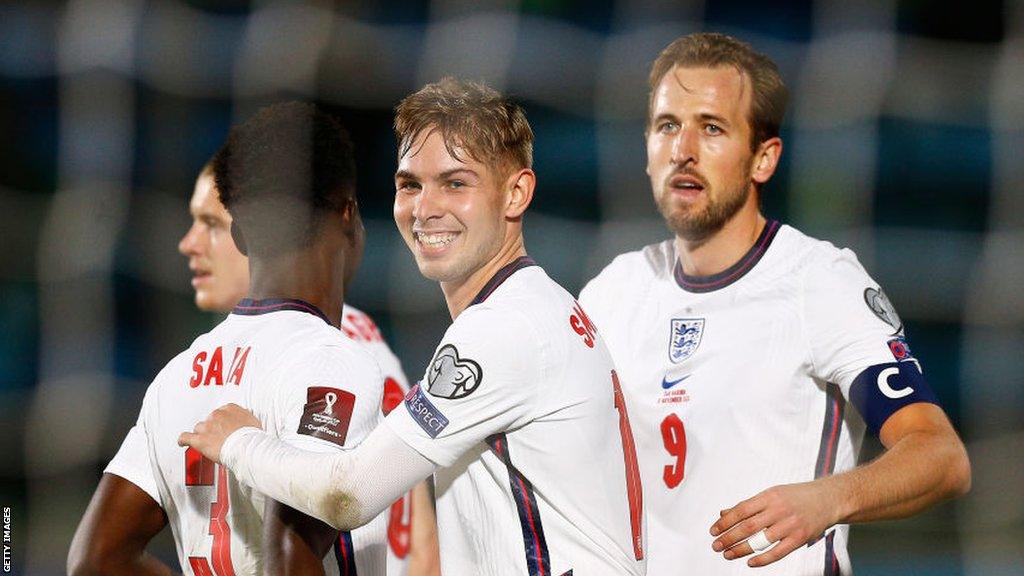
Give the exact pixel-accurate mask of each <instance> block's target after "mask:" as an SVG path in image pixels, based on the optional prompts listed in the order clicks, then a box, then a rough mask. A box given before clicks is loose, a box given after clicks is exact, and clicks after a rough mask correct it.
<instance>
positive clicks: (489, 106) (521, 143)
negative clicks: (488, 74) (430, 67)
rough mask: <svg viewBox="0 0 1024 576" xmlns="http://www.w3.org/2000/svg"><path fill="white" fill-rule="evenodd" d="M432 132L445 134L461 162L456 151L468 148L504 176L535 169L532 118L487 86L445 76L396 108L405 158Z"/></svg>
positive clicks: (400, 152) (446, 142) (449, 147)
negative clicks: (424, 134) (422, 136)
mask: <svg viewBox="0 0 1024 576" xmlns="http://www.w3.org/2000/svg"><path fill="white" fill-rule="evenodd" d="M428 129H437V130H440V132H441V137H442V138H443V139H444V145H445V148H447V150H448V153H449V154H451V155H452V157H453V158H456V159H459V156H458V155H457V154H456V153H455V148H462V149H463V150H464V151H465V152H466V153H467V154H469V155H470V156H471V157H472V158H473V159H474V160H476V161H478V162H481V163H484V164H487V165H488V166H490V167H491V168H494V169H496V170H499V171H505V172H510V171H511V170H516V169H520V168H530V167H531V166H532V165H533V130H532V129H531V128H530V123H529V122H527V120H526V114H525V113H524V112H523V109H522V108H521V107H520V106H519V105H518V104H516V103H514V102H512V101H511V100H510V99H509V98H507V97H505V96H502V95H501V93H499V92H498V91H497V90H495V89H493V88H491V87H490V86H487V85H486V84H482V83H479V82H469V81H465V80H457V79H455V78H451V77H445V78H442V79H441V80H440V81H438V82H435V83H433V84H427V85H426V86H424V87H423V88H420V89H419V90H418V91H416V92H415V93H413V94H410V95H408V96H406V97H405V98H404V99H403V100H402V101H401V102H400V103H399V104H398V107H397V108H396V109H395V136H396V137H397V139H398V156H399V158H401V157H402V156H404V155H405V154H406V153H407V152H409V148H410V147H411V146H412V143H413V141H414V140H415V139H416V137H417V136H419V135H420V133H421V132H423V131H424V130H428Z"/></svg>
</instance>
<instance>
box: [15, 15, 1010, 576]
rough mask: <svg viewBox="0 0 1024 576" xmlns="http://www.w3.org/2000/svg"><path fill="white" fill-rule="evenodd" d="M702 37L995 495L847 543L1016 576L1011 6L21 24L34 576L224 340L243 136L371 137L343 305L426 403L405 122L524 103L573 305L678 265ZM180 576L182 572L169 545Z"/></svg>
mask: <svg viewBox="0 0 1024 576" xmlns="http://www.w3.org/2000/svg"><path fill="white" fill-rule="evenodd" d="M697 30H718V31H723V32H727V33H732V34H735V35H737V36H739V37H741V38H743V39H745V40H747V41H749V42H751V43H752V44H754V46H755V47H757V48H759V49H760V50H762V51H765V52H767V53H768V54H769V55H771V56H772V57H773V58H775V59H776V60H777V61H778V62H779V63H780V66H781V67H782V70H783V75H784V77H785V78H786V80H787V83H788V84H789V86H790V87H791V90H792V93H793V96H794V98H793V103H792V106H791V109H790V113H789V115H788V118H787V123H786V126H785V129H784V134H783V136H784V139H785V142H786V149H785V153H784V156H783V163H782V167H781V170H780V171H779V173H778V174H777V175H776V177H775V178H774V180H773V181H772V182H771V184H770V185H769V188H768V191H767V194H766V198H765V205H766V210H767V212H768V213H769V214H770V215H771V216H774V217H776V218H780V219H782V220H784V221H786V222H789V223H792V224H794V225H796V226H797V227H799V228H801V229H803V230H804V231H806V232H808V233H811V234H813V235H816V236H818V237H821V238H826V239H829V240H831V241H833V242H834V243H836V244H839V245H845V246H850V247H852V248H853V249H855V250H856V251H857V253H858V254H859V256H860V258H861V261H862V262H864V264H865V266H866V267H867V268H868V270H869V271H870V272H871V273H872V274H873V275H874V276H875V278H876V279H878V280H879V282H881V284H882V285H883V286H884V287H885V289H886V291H887V292H888V293H889V295H890V297H891V298H892V300H893V301H894V302H895V304H896V306H897V308H898V309H899V311H900V313H901V315H902V316H903V319H904V320H905V322H906V326H907V331H908V333H909V338H910V340H911V342H912V344H913V347H914V350H915V352H916V354H917V356H918V357H919V358H921V359H922V361H923V363H924V366H925V368H926V370H927V372H928V374H929V376H930V380H931V382H932V385H933V386H934V387H935V389H936V391H937V393H938V394H939V396H940V397H941V398H942V400H943V401H944V403H945V406H946V407H947V409H948V411H949V412H950V414H951V415H952V417H953V419H954V420H955V423H956V425H957V426H958V428H959V430H960V431H961V432H962V434H963V435H964V437H965V439H966V441H967V443H968V446H969V450H970V452H971V457H972V459H973V463H974V489H973V491H972V493H971V494H970V495H969V496H968V497H967V498H965V499H963V500H962V501H960V502H957V503H955V504H949V505H945V506H942V507H940V508H938V509H937V510H934V511H932V512H929V513H927V514H925V515H923V516H920V517H917V518H914V519H910V520H906V521H901V522H888V523H882V524H876V525H871V526H862V527H857V528H855V529H854V531H853V536H852V549H853V555H854V556H853V557H854V566H855V568H856V569H857V570H858V572H859V573H860V574H881V575H889V574H892V575H895V574H935V575H960V574H964V575H976V574H1024V458H1022V456H1021V454H1022V453H1024V298H1022V289H1021V286H1022V285H1024V162H1022V161H1021V150H1024V5H1022V3H1021V2H1011V1H1009V0H1007V1H1006V2H998V1H984V0H983V1H976V2H970V3H962V2H955V1H951V0H944V1H924V0H871V1H868V2H863V3H862V2H850V1H847V0H799V1H787V2H783V3H775V2H764V1H752V0H748V1H740V2H714V1H710V0H709V1H707V2H702V1H699V0H693V1H683V2H673V3H667V2H656V1H653V0H643V1H630V0H596V1H590V2H584V1H574V0H521V1H515V0H508V1H502V0H485V1H482V2H470V1H466V0H433V1H427V0H421V1H418V2H390V3H387V2H374V1H371V0H365V1H355V0H353V1H346V2H336V3H331V2H317V1H305V2H302V1H292V2H289V1H258V0H253V1H251V2H246V1H242V0H236V1H231V2H203V1H199V0H153V1H143V0H136V1H132V0H75V1H71V2H66V3H48V2H40V1H27V2H5V3H3V4H0V130H2V134H3V137H2V139H0V230H2V231H0V238H2V249H0V322H2V333H0V418H2V420H0V424H2V429H0V430H2V432H0V505H3V506H10V507H11V508H12V516H13V517H12V520H13V527H12V528H13V547H14V554H15V556H14V567H13V568H14V572H15V573H23V574H33V575H47V574H60V573H63V571H64V558H65V556H66V553H67V546H68V543H69V541H70V538H71V535H72V533H73V530H74V528H75V526H76V524H77V522H78V519H79V518H80V515H81V513H82V511H83V510H84V507H85V504H86V502H87V501H88V497H89V495H90V494H91V492H92V490H93V488H94V487H95V484H96V481H97V478H98V474H99V472H100V470H101V469H102V466H103V464H104V463H105V462H106V461H107V460H108V459H109V457H110V456H111V455H112V454H113V453H114V452H115V451H116V448H117V446H118V445H119V443H120V440H121V438H122V436H123V434H124V433H125V431H126V430H127V429H128V427H129V426H130V425H131V424H132V422H133V421H134V419H135V416H136V414H137V410H138V408H139V406H140V404H141V400H142V395H143V392H144V390H145V387H146V385H147V383H148V382H149V380H150V379H151V378H152V377H153V376H154V375H155V373H156V371H157V370H158V369H159V368H160V367H161V366H162V365H163V364H164V363H165V362H166V361H167V360H168V359H169V358H170V357H171V356H173V355H174V354H175V353H177V352H178V351H179V350H180V349H182V348H183V347H184V346H186V345H187V343H188V342H190V341H191V339H192V338H193V337H194V336H195V335H197V334H198V333H200V332H202V331H205V330H206V329H208V328H210V327H211V326H212V325H214V324H215V323H216V322H217V321H219V317H215V316H212V315H207V314H204V313H200V312H198V311H196V310H195V309H194V308H193V305H192V291H191V288H190V286H189V281H188V279H189V274H188V271H187V269H186V263H185V259H184V258H182V257H181V256H180V255H179V254H178V253H177V251H176V245H177V242H178V239H179V238H180V236H181V235H182V234H183V233H184V231H185V230H186V228H187V226H188V216H187V212H186V204H187V200H188V197H189V195H190V193H191V190H192V184H193V181H194V178H195V176H196V173H197V172H198V170H199V168H200V167H201V166H202V164H203V163H204V162H205V161H206V159H207V158H208V157H209V156H210V155H211V154H212V153H213V152H214V150H215V149H216V148H217V146H218V145H219V143H220V142H221V140H222V138H223V137H224V135H225V134H226V131H227V129H228V127H229V126H230V125H231V124H233V123H235V122H238V121H240V120H243V119H244V118H246V117H248V116H249V115H250V114H251V113H252V112H253V111H254V110H255V109H256V108H258V107H259V106H261V105H263V104H266V103H269V102H272V101H275V100H280V99H284V98H306V99H315V100H318V101H320V102H323V103H324V104H326V105H328V106H330V107H332V109H334V110H335V111H336V112H337V113H338V114H339V115H340V116H341V117H342V118H343V119H344V120H345V122H346V123H347V124H348V126H349V127H350V129H351V131H352V132H353V135H354V138H355V141H356V144H357V147H358V162H359V168H360V177H359V180H360V189H361V190H360V191H361V194H362V205H363V210H364V217H365V219H366V225H367V229H368V234H369V235H368V244H367V246H368V250H367V254H366V258H365V263H364V264H363V267H362V270H361V273H360V276H359V278H358V280H357V282H356V285H355V287H354V290H353V292H352V293H351V295H350V301H351V302H352V303H354V304H355V305H357V306H359V307H362V308H364V309H366V310H367V311H368V312H370V313H371V314H372V315H373V316H374V317H375V318H376V319H377V321H378V323H379V324H380V325H381V328H382V329H383V331H384V332H385V334H386V336H387V337H388V340H389V342H391V344H392V345H393V347H394V349H395V350H396V351H397V353H398V354H399V356H400V357H401V358H402V360H403V361H404V363H405V366H406V369H407V372H408V373H409V374H410V376H411V377H412V378H414V379H418V377H419V376H420V374H421V373H422V369H423V366H424V364H425V362H426V361H427V360H428V359H429V357H430V355H431V353H432V349H433V345H434V344H435V343H436V342H437V339H438V338H439V337H440V334H441V333H442V331H443V329H444V327H445V326H446V324H447V322H448V318H447V314H446V311H445V309H444V302H443V299H442V298H441V294H440V291H439V290H438V289H437V287H436V286H435V285H433V284H431V283H429V282H426V281H424V280H423V279H421V278H420V276H419V274H418V273H417V271H416V269H415V266H414V263H413V261H412V259H411V258H410V257H409V255H408V254H407V251H406V248H405V247H404V245H403V244H402V242H401V239H400V238H399V237H398V235H397V233H396V232H395V231H394V229H393V223H392V221H391V202H392V196H393V187H392V181H391V176H392V174H393V171H394V167H395V148H394V140H393V137H392V135H391V131H390V121H391V108H392V107H393V106H394V105H395V103H397V101H398V100H399V99H400V98H401V97H402V96H404V95H405V94H406V93H408V92H410V91H412V90H414V89H416V88H418V87H419V86H420V85H421V84H423V83H424V82H427V81H432V80H436V79H437V78H439V77H440V76H441V75H443V74H455V75H459V76H463V77H469V78H477V79H484V80H486V81H488V82H490V83H492V84H493V85H495V86H496V87H498V88H500V89H503V90H506V91H508V92H509V93H511V94H513V95H515V96H516V97H517V98H518V99H519V100H520V101H521V102H522V103H523V104H524V105H525V107H526V109H527V113H528V116H529V118H530V120H531V122H532V124H533V127H534V130H535V132H536V136H537V144H536V170H537V173H538V175H539V189H538V194H537V197H536V201H535V204H534V208H533V210H532V213H531V214H530V216H529V217H528V219H529V221H530V223H529V225H528V227H527V243H528V248H529V250H530V252H531V254H532V255H533V256H534V257H535V258H536V259H537V260H538V261H539V262H540V263H541V264H542V265H543V266H544V267H545V268H546V269H547V271H548V272H549V274H551V275H552V276H553V277H555V278H556V279H558V280H560V281H561V282H562V283H563V284H564V285H566V286H567V287H568V288H569V289H570V290H573V291H577V290H578V289H579V288H580V287H581V286H582V285H583V283H584V282H585V281H586V280H587V279H588V278H590V277H591V276H592V275H593V274H594V273H595V272H596V271H597V270H599V269H600V268H601V267H602V266H603V265H604V264H605V263H607V262H608V261H609V260H610V258H611V257H612V256H613V255H614V254H616V253H618V252H621V251H625V250H627V249H635V248H637V247H639V246H642V245H644V244H646V243H649V242H653V241H656V240H659V239H661V238H663V237H666V235H667V233H666V231H665V229H664V227H663V224H662V222H661V220H660V218H659V217H658V216H657V213H656V212H655V210H654V208H653V203H652V201H651V198H650V189H649V184H648V181H647V179H646V176H645V175H644V162H645V158H644V145H643V139H642V126H643V118H644V111H645V106H646V94H647V86H646V74H647V69H648V65H649V63H650V61H651V60H652V59H653V58H654V56H655V55H656V54H657V52H658V50H660V48H661V47H663V46H664V45H665V44H666V43H668V42H669V41H670V40H671V39H673V38H675V37H676V36H679V35H681V34H684V33H687V32H691V31H697ZM877 449H878V448H877V444H876V445H875V446H874V447H872V446H870V445H869V446H868V448H867V449H866V451H865V452H866V456H868V457H869V456H870V455H871V454H872V453H874V452H875V451H877ZM159 550H160V551H161V552H160V553H161V554H162V555H163V556H164V557H165V558H167V559H169V560H171V561H172V562H173V559H174V554H173V547H172V544H171V543H170V540H169V538H164V539H162V540H161V542H160V545H159ZM681 570H682V569H681ZM681 573H682V571H681ZM656 576H661V575H656Z"/></svg>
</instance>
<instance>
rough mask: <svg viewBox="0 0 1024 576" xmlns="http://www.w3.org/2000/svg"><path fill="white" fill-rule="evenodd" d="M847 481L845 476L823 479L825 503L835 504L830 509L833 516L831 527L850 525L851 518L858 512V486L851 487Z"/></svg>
mask: <svg viewBox="0 0 1024 576" xmlns="http://www.w3.org/2000/svg"><path fill="white" fill-rule="evenodd" d="M846 480H847V479H846V478H845V477H844V475H839V476H829V477H827V478H822V482H823V484H824V488H825V490H826V492H825V494H824V497H825V498H826V500H825V501H826V502H833V505H832V506H831V507H830V509H831V510H832V516H831V518H829V520H830V522H831V524H830V525H829V526H830V527H831V526H835V525H836V524H849V523H850V518H852V517H853V516H854V514H855V513H856V511H857V494H856V492H857V489H856V486H850V485H849V484H850V483H849V482H847V481H846Z"/></svg>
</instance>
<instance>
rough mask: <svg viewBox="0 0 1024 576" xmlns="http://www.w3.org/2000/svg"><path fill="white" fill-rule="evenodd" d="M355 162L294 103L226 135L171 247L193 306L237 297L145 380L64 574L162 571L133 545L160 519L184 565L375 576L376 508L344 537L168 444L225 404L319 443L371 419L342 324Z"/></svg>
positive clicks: (364, 368)
mask: <svg viewBox="0 0 1024 576" xmlns="http://www.w3.org/2000/svg"><path fill="white" fill-rule="evenodd" d="M354 170H355V168H354V162H353V159H352V145H351V143H350V141H349V140H348V136H347V134H346V133H345V131H344V130H343V129H342V128H341V126H340V125H339V124H338V123H337V122H336V121H335V120H334V119H332V118H330V117H329V116H327V115H325V114H324V113H323V112H321V111H319V110H318V109H316V108H315V107H313V106H311V105H306V104H299V103H292V104H284V105H277V106H273V107H270V108H267V109H264V110H262V111H261V112H260V113H258V114H257V115H256V116H255V117H254V118H253V119H251V120H250V121H249V122H247V123H246V124H245V125H243V126H241V127H238V128H235V129H234V130H233V131H232V133H231V136H230V137H229V140H228V143H227V144H226V145H225V147H224V148H222V150H221V151H220V152H219V153H218V154H217V156H215V158H214V160H213V162H212V163H211V165H210V166H208V167H207V168H206V169H204V171H203V173H202V174H201V175H200V177H199V181H198V182H197V187H196V192H195V195H194V197H193V201H192V202H191V205H190V208H191V211H192V213H193V216H194V220H195V223H194V225H193V226H192V228H191V229H190V231H189V232H188V234H186V236H185V238H183V239H182V242H181V245H180V248H181V250H182V252H183V253H185V254H186V255H188V256H189V258H190V268H191V269H192V270H193V271H194V272H195V273H196V276H195V278H194V279H193V285H194V286H195V288H196V302H197V305H199V306H200V307H201V308H204V309H214V310H216V309H221V308H222V307H224V306H226V305H231V303H235V302H237V303H235V304H233V307H232V308H231V314H230V315H229V316H228V317H227V319H226V320H225V321H224V322H222V323H221V324H220V325H218V326H217V327H216V328H214V330H212V331H211V332H209V333H207V334H204V335H203V336H200V337H199V338H198V339H197V340H196V341H195V342H194V343H193V344H192V346H190V347H189V349H188V350H186V351H185V352H183V353H182V354H180V355H179V356H178V357H177V358H175V359H174V360H172V361H171V363H169V364H168V365H167V367H165V368H164V370H162V371H161V373H160V375H158V376H157V378H156V379H155V380H154V382H153V384H152V385H151V386H150V389H149V390H148V392H147V395H146V399H145V401H144V403H143V409H142V413H141V415H140V417H139V421H138V423H137V425H136V426H135V427H134V428H133V429H132V430H131V431H130V432H129V434H128V437H127V438H126V440H125V442H124V444H123V445H122V448H121V450H120V451H119V453H118V455H117V456H116V457H115V458H114V460H113V461H112V462H111V464H110V466H108V468H107V470H106V473H105V474H104V476H103V479H102V480H101V482H100V486H99V488H98V489H97V492H96V494H95V496H94V498H93V501H92V503H91V504H90V507H89V509H88V510H87V512H86V514H85V517H84V518H83V520H82V523H81V525H80V526H79V529H78V532H77V533H76V537H75V540H74V543H73V545H72V549H71V552H70V554H69V572H71V573H74V574H78V573H90V574H91V573H104V574H163V573H169V568H168V567H166V566H164V565H162V564H161V563H159V562H158V561H157V560H156V559H154V558H152V557H150V556H147V555H146V554H145V552H144V551H145V546H146V543H147V542H148V541H149V540H150V539H151V538H152V537H153V536H154V535H155V534H156V533H157V532H158V531H159V530H160V529H162V527H163V526H164V525H165V524H170V526H171V528H172V531H173V533H174V537H175V543H176V545H177V550H178V555H179V561H180V564H181V567H182V569H183V570H184V571H185V572H186V573H187V574H197V575H200V576H203V575H213V574H216V575H218V576H223V575H226V574H257V573H261V572H263V573H283V572H285V571H289V570H302V571H311V572H312V573H319V572H325V573H328V574H331V573H334V574H337V573H342V574H348V573H352V572H351V571H352V570H353V569H357V568H358V570H359V573H363V574H383V573H384V564H385V559H384V530H385V527H384V522H385V518H384V517H381V518H380V519H378V520H375V521H374V522H373V523H372V524H371V525H370V526H368V527H366V528H364V529H362V530H361V531H358V532H354V533H352V534H347V533H345V534H341V535H340V536H339V534H338V532H337V531H336V530H333V529H331V528H330V527H328V526H325V525H323V524H322V523H320V522H317V521H315V520H313V519H310V518H308V517H306V516H304V515H301V514H298V513H296V512H295V511H293V510H291V509H288V508H287V507H284V506H282V505H280V504H278V503H276V502H273V501H271V500H269V499H266V498H265V497H264V496H263V495H262V494H259V493H258V492H254V491H252V490H251V489H250V488H248V487H246V486H243V485H241V484H239V483H238V482H237V480H236V479H234V478H232V477H231V475H230V474H228V473H227V471H226V470H225V469H224V468H223V467H220V466H216V465H214V464H213V463H212V462H210V461H208V460H205V459H203V458H202V456H201V455H200V454H199V453H198V452H196V451H194V450H187V451H182V450H181V449H180V448H179V447H178V446H177V445H176V443H175V442H174V440H175V437H176V435H177V434H176V433H175V434H174V436H172V437H171V442H169V443H168V442H167V434H168V430H174V429H176V428H180V426H181V425H184V424H187V423H188V422H195V421H197V420H198V416H202V415H204V414H206V413H207V412H208V411H209V409H210V408H211V407H213V406H216V405H219V404H221V403H223V402H224V401H226V400H233V401H235V402H239V403H241V404H243V405H246V406H249V407H251V408H252V409H253V410H254V411H256V412H258V413H260V414H261V415H262V416H263V417H264V418H265V420H266V421H267V422H268V424H269V428H268V429H270V430H272V431H273V433H274V434H275V435H276V436H279V437H281V438H283V439H285V440H286V441H288V442H289V443H292V444H296V445H301V446H304V447H306V448H307V449H311V450H317V451H330V450H339V449H347V448H351V447H352V446H353V445H354V444H356V443H358V441H359V440H360V439H361V438H362V437H363V436H365V433H366V432H367V431H368V430H369V429H371V428H372V427H373V426H374V425H375V424H376V422H377V421H378V419H379V416H380V412H379V410H380V398H381V395H382V392H383V389H382V387H383V382H384V379H383V377H382V376H381V374H380V370H379V368H378V365H377V362H376V361H375V360H374V358H373V357H372V356H371V355H370V354H369V353H368V351H367V349H366V348H365V347H363V346H361V345H359V344H356V343H355V342H354V341H353V340H352V339H351V338H349V337H346V336H344V335H343V334H341V333H340V332H339V330H338V327H339V326H340V325H341V323H342V320H343V312H342V300H343V295H344V286H345V283H346V282H347V280H348V279H350V278H351V276H352V275H353V273H354V271H355V269H356V267H357V266H358V263H359V260H360V258H361V254H362V245H363V229H362V223H361V221H360V219H359V212H358V207H357V205H356V200H355V174H354ZM215 177H216V180H217V183H218V186H219V188H220V189H221V191H222V192H221V195H222V197H223V199H224V202H225V204H226V205H228V206H230V207H231V209H232V211H233V213H234V214H235V216H236V218H235V220H234V221H232V218H231V215H230V214H229V213H228V212H227V211H226V210H225V209H224V206H223V205H221V202H220V201H219V200H218V199H217V197H216V189H215V188H214V180H215ZM232 233H234V236H235V239H236V240H239V242H240V244H239V245H240V246H244V249H243V251H244V252H247V253H248V254H249V256H250V258H251V259H252V271H251V272H252V274H251V280H252V281H251V284H250V282H249V279H248V278H246V279H241V278H238V275H239V274H240V273H248V268H249V267H248V263H247V262H246V261H245V257H244V256H243V254H242V253H241V252H239V250H238V249H237V248H236V245H235V242H233V241H232V238H231V234H232ZM246 294H248V296H247V297H246V298H242V299H241V300H240V301H239V298H240V296H243V295H246ZM353 317H354V316H353ZM362 325H363V333H368V332H369V328H368V327H367V326H368V325H367V324H366V323H365V321H364V322H363V323H362ZM264 538H266V539H267V540H266V541H267V542H269V544H268V545H267V546H263V545H262V542H263V539H264ZM332 546H333V548H334V554H331V555H329V556H327V558H326V559H325V558H324V556H325V553H326V552H328V551H329V550H330V549H331V548H332Z"/></svg>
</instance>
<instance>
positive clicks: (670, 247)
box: [580, 239, 676, 316]
mask: <svg viewBox="0 0 1024 576" xmlns="http://www.w3.org/2000/svg"><path fill="white" fill-rule="evenodd" d="M675 261H676V250H675V245H674V243H673V241H672V240H671V239H669V240H665V241H663V242H658V243H657V244H650V245H648V246H645V247H643V248H641V249H640V250H634V251H632V252H626V253H623V254H620V255H617V256H615V258H614V259H612V260H611V262H610V263H608V265H606V266H604V270H602V271H601V272H600V273H598V275H597V276H595V277H594V278H593V279H592V280H591V281H590V282H588V283H587V285H586V286H584V288H583V290H581V291H580V301H581V303H583V305H584V306H585V307H586V308H587V310H588V312H591V311H593V312H594V313H596V314H597V315H598V316H605V312H606V311H607V310H617V308H620V307H621V306H622V305H623V304H624V303H625V302H626V301H629V300H632V299H633V298H638V297H639V295H640V292H639V291H638V290H637V287H638V286H650V285H651V284H652V283H653V282H654V281H658V280H666V279H671V278H672V269H673V265H674V264H675Z"/></svg>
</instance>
